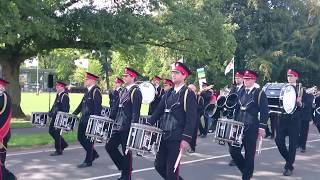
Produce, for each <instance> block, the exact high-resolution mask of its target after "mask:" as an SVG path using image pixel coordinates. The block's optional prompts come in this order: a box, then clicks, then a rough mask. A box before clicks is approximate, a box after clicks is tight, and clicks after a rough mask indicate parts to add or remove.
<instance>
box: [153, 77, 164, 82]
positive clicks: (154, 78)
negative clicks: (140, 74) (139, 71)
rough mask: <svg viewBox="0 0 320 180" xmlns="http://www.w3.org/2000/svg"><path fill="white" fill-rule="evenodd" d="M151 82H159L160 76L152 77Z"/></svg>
mask: <svg viewBox="0 0 320 180" xmlns="http://www.w3.org/2000/svg"><path fill="white" fill-rule="evenodd" d="M153 80H155V81H161V80H162V78H161V77H160V76H154V77H153Z"/></svg>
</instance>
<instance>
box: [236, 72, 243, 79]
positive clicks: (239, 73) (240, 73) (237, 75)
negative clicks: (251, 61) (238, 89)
mask: <svg viewBox="0 0 320 180" xmlns="http://www.w3.org/2000/svg"><path fill="white" fill-rule="evenodd" d="M235 77H236V78H243V73H242V72H241V71H237V72H236V74H235Z"/></svg>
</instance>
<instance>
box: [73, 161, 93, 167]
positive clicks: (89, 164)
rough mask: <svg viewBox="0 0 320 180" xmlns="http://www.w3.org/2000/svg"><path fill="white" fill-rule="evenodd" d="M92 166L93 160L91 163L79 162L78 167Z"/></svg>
mask: <svg viewBox="0 0 320 180" xmlns="http://www.w3.org/2000/svg"><path fill="white" fill-rule="evenodd" d="M90 166H92V162H91V163H82V164H79V165H78V166H77V167H78V168H86V167H90Z"/></svg>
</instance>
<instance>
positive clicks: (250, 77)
mask: <svg viewBox="0 0 320 180" xmlns="http://www.w3.org/2000/svg"><path fill="white" fill-rule="evenodd" d="M243 78H248V79H253V80H257V76H256V75H255V74H253V73H251V72H250V71H245V72H244V75H243Z"/></svg>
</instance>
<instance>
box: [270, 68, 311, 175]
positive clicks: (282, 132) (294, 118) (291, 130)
mask: <svg viewBox="0 0 320 180" xmlns="http://www.w3.org/2000/svg"><path fill="white" fill-rule="evenodd" d="M298 78H299V73H298V71H297V70H295V69H288V71H287V79H288V83H289V84H290V85H292V86H294V87H295V90H296V94H297V100H296V106H297V109H296V110H295V111H294V113H293V114H285V113H283V114H280V117H279V126H278V129H277V133H276V138H275V141H276V144H277V147H278V150H279V152H280V154H281V155H282V157H283V158H284V159H285V161H286V164H285V166H284V169H283V175H284V176H291V175H292V171H293V169H294V167H293V163H294V161H295V158H296V148H297V145H298V138H299V126H300V123H301V119H300V118H301V110H302V108H303V106H304V104H305V102H304V101H305V99H306V98H304V97H305V94H306V93H305V92H304V91H303V90H302V96H301V95H299V94H298V93H299V92H301V90H299V85H298V84H297V80H298ZM287 136H288V137H289V148H287V146H286V137H287Z"/></svg>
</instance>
